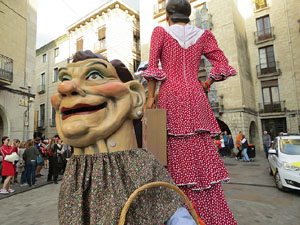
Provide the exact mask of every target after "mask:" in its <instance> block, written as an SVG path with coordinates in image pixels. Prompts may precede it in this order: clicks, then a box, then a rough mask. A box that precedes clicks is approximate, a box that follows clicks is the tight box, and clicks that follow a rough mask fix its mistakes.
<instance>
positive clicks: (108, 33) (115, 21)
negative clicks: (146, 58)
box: [35, 0, 140, 138]
mask: <svg viewBox="0 0 300 225" xmlns="http://www.w3.org/2000/svg"><path fill="white" fill-rule="evenodd" d="M139 39H140V38H139V14H138V12H137V11H136V10H134V9H133V8H131V7H130V6H129V5H127V4H126V3H124V2H123V1H120V0H113V1H109V2H108V3H107V4H104V5H102V6H100V7H99V8H98V9H96V10H94V11H93V12H91V13H89V14H88V15H86V16H85V17H83V18H81V19H80V20H79V21H77V22H76V23H74V24H72V25H71V26H69V27H68V31H67V32H66V34H65V35H63V36H62V37H59V38H58V39H56V40H54V41H52V42H50V43H48V44H46V45H45V46H43V47H41V48H40V49H38V50H37V51H36V76H35V80H36V84H39V85H38V86H39V89H38V92H37V96H36V104H35V132H36V133H35V134H36V136H41V137H46V138H50V137H52V136H54V135H56V134H57V132H56V127H55V111H54V109H53V108H52V106H51V102H50V98H51V95H52V94H54V93H56V92H57V86H58V84H59V83H60V81H59V80H58V78H57V71H58V69H59V68H60V67H63V66H66V64H67V63H68V62H70V61H71V60H72V57H73V55H74V54H75V52H76V51H78V50H87V49H89V50H91V51H93V52H95V53H96V54H102V55H104V56H105V57H106V58H107V59H108V60H109V61H110V60H113V59H120V60H121V61H122V62H123V63H124V64H125V65H126V66H127V67H128V68H129V70H130V71H131V72H134V71H135V70H136V68H137V66H138V65H139V63H140V42H139Z"/></svg>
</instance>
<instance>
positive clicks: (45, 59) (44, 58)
mask: <svg viewBox="0 0 300 225" xmlns="http://www.w3.org/2000/svg"><path fill="white" fill-rule="evenodd" d="M42 61H43V63H45V62H47V54H44V55H43V57H42Z"/></svg>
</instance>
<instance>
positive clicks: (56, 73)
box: [53, 67, 58, 82]
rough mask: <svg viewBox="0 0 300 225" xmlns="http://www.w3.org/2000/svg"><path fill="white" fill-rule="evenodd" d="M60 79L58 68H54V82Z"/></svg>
mask: <svg viewBox="0 0 300 225" xmlns="http://www.w3.org/2000/svg"><path fill="white" fill-rule="evenodd" d="M57 80H58V68H57V67H56V68H54V69H53V82H56V81H57Z"/></svg>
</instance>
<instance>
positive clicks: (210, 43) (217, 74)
mask: <svg viewBox="0 0 300 225" xmlns="http://www.w3.org/2000/svg"><path fill="white" fill-rule="evenodd" d="M204 38H205V40H204V41H203V45H204V46H203V51H202V54H203V55H204V56H205V57H206V58H207V59H208V60H209V62H210V63H211V64H212V66H213V69H212V70H211V71H210V75H209V77H208V79H210V80H212V79H214V80H215V81H223V80H226V79H227V78H228V77H231V76H235V75H236V74H237V72H236V71H235V69H234V68H232V67H231V66H230V65H229V64H228V60H227V58H226V57H225V55H224V53H223V51H222V50H221V49H219V47H218V43H217V40H216V39H215V37H214V35H213V34H212V32H210V31H208V30H207V31H205V37H204Z"/></svg>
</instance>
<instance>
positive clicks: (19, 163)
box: [0, 136, 73, 194]
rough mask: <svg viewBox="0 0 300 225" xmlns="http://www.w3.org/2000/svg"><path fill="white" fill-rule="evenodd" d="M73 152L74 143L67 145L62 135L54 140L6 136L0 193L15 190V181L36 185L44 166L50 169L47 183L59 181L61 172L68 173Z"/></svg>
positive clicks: (3, 147) (2, 148)
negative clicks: (22, 138)
mask: <svg viewBox="0 0 300 225" xmlns="http://www.w3.org/2000/svg"><path fill="white" fill-rule="evenodd" d="M10 143H11V144H10ZM72 154H73V148H72V146H70V145H67V144H64V143H63V140H61V139H60V138H59V137H52V138H51V139H50V140H47V139H45V140H42V139H41V138H39V137H37V138H35V139H29V140H27V141H22V142H21V141H20V140H19V139H13V140H12V141H11V140H10V138H9V137H7V136H4V137H2V145H1V156H0V162H1V166H0V168H1V174H2V183H3V187H2V189H1V191H0V194H9V193H13V192H14V191H15V190H13V189H12V188H11V185H12V184H19V185H20V186H29V187H34V186H35V182H36V179H37V178H40V177H42V176H44V175H43V174H41V170H42V168H43V167H44V168H45V169H46V170H48V177H47V182H52V181H53V182H54V183H55V184H57V179H58V175H62V174H63V173H64V171H65V168H66V163H67V160H68V159H69V158H70V157H71V155H72Z"/></svg>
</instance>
